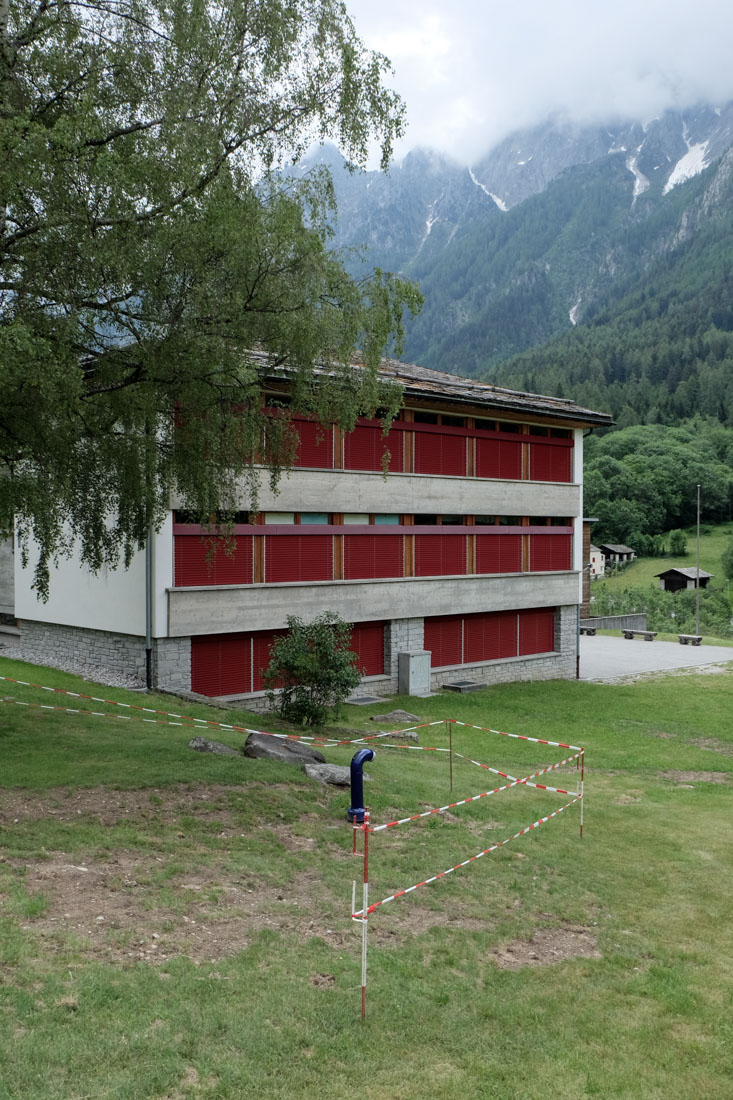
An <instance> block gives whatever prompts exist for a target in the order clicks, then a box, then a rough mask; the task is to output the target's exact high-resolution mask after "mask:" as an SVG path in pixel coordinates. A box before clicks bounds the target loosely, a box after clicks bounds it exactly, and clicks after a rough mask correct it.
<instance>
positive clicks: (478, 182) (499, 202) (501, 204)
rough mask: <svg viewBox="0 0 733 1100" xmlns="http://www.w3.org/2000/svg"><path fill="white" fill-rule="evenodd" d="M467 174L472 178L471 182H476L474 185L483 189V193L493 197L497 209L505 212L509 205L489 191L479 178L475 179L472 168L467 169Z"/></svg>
mask: <svg viewBox="0 0 733 1100" xmlns="http://www.w3.org/2000/svg"><path fill="white" fill-rule="evenodd" d="M468 174H469V176H470V177H471V179H472V180H473V182H474V183H475V184H476V186H477V187H480V188H481V190H482V191H483V193H484V194H485V195H488V196H489V198H490V199H493V201H494V202H495V203H496V205H497V206H498V207H499V209H500V210H502V211H503V212H504V213H505V214H506V212H507V210H508V209H509V207H508V206H507V204H506V203H505V202H504V200H503V199H500V198H499V196H498V195H495V194H494V192H493V191H489V189H488V187H484V185H483V183H482V182H481V180H479V179H476V176H475V175H474V173H473V169H472V168H469V169H468Z"/></svg>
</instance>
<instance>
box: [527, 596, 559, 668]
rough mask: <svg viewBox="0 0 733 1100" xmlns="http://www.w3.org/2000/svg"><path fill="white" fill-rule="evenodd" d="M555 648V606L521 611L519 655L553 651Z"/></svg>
mask: <svg viewBox="0 0 733 1100" xmlns="http://www.w3.org/2000/svg"><path fill="white" fill-rule="evenodd" d="M554 648H555V611H554V608H550V609H549V610H548V609H547V608H536V609H535V608H533V609H532V610H530V611H520V612H519V655H520V657H523V656H525V655H526V654H529V653H551V652H552V651H553V650H554Z"/></svg>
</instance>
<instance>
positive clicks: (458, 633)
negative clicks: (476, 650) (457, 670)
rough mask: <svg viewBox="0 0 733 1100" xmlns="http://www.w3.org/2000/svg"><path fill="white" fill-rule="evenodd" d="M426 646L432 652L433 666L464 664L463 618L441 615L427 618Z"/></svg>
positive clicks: (425, 628) (443, 666)
mask: <svg viewBox="0 0 733 1100" xmlns="http://www.w3.org/2000/svg"><path fill="white" fill-rule="evenodd" d="M424 631H425V632H424V646H425V649H427V650H429V651H430V653H431V654H432V656H431V660H430V664H431V667H432V668H445V667H446V666H447V665H461V664H463V619H462V618H461V616H460V615H441V616H436V617H434V618H430V619H425V627H424Z"/></svg>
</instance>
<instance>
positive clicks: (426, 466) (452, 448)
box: [415, 431, 466, 477]
mask: <svg viewBox="0 0 733 1100" xmlns="http://www.w3.org/2000/svg"><path fill="white" fill-rule="evenodd" d="M415 473H416V474H443V475H444V476H457V477H465V476H466V437H465V435H441V434H440V432H439V431H434V432H419V431H416V432H415Z"/></svg>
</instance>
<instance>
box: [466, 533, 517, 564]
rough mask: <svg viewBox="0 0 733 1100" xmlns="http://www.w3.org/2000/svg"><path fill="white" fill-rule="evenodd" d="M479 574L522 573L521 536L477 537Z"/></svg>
mask: <svg viewBox="0 0 733 1100" xmlns="http://www.w3.org/2000/svg"><path fill="white" fill-rule="evenodd" d="M476 572H477V573H521V572H522V536H521V535H476Z"/></svg>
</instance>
